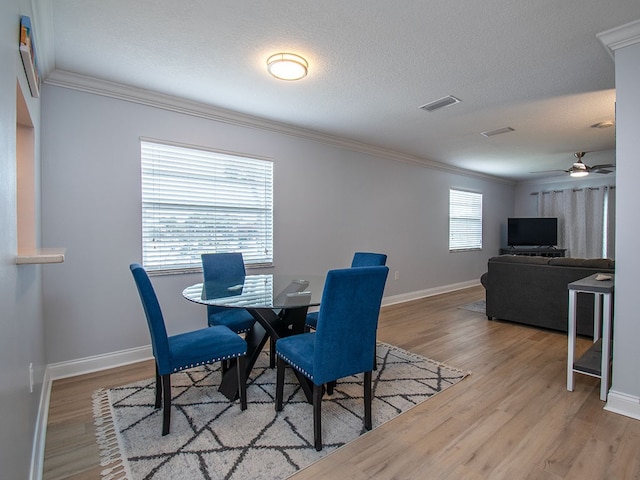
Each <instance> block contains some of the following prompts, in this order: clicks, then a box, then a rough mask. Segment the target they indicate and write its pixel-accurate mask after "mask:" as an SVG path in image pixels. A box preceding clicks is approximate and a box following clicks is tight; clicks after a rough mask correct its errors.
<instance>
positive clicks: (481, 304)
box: [458, 300, 487, 313]
mask: <svg viewBox="0 0 640 480" xmlns="http://www.w3.org/2000/svg"><path fill="white" fill-rule="evenodd" d="M458 308H460V309H462V310H469V311H471V312H478V313H485V312H486V311H487V302H486V301H485V300H478V301H477V302H473V303H467V304H466V305H461V306H459V307H458Z"/></svg>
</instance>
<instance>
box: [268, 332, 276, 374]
mask: <svg viewBox="0 0 640 480" xmlns="http://www.w3.org/2000/svg"><path fill="white" fill-rule="evenodd" d="M275 366H276V341H275V340H274V339H273V337H269V368H274V367H275Z"/></svg>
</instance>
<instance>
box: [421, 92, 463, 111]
mask: <svg viewBox="0 0 640 480" xmlns="http://www.w3.org/2000/svg"><path fill="white" fill-rule="evenodd" d="M456 103H460V100H459V99H458V98H456V97H454V96H453V95H447V96H446V97H442V98H440V99H438V100H434V101H433V102H430V103H426V104H424V105H422V106H421V107H420V109H421V110H426V111H427V112H433V111H434V110H439V109H441V108H444V107H448V106H449V105H454V104H456Z"/></svg>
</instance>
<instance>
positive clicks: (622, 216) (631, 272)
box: [611, 29, 640, 418]
mask: <svg viewBox="0 0 640 480" xmlns="http://www.w3.org/2000/svg"><path fill="white" fill-rule="evenodd" d="M636 32H637V29H636ZM636 38H637V37H636ZM615 58H616V99H617V107H616V123H617V126H616V134H617V142H616V143H617V144H616V154H617V157H618V173H617V177H618V182H617V186H616V206H617V211H616V225H617V227H616V292H615V295H616V298H615V302H616V305H615V318H614V325H615V328H614V330H613V335H614V338H613V341H614V345H615V349H614V357H613V385H612V387H611V391H612V392H617V393H616V396H615V397H617V396H619V397H620V398H621V399H624V398H625V397H626V396H627V395H629V396H632V399H633V398H635V403H636V408H637V410H636V412H637V415H638V416H637V417H636V418H640V407H638V406H637V399H638V398H639V397H640V375H638V366H640V353H639V352H640V349H638V344H639V341H640V318H639V317H640V314H639V313H638V301H637V298H638V272H640V255H638V239H639V238H640V221H639V220H640V214H639V213H638V205H639V202H638V198H639V197H640V194H639V193H638V191H639V190H638V187H639V186H640V171H638V163H639V162H638V160H639V158H638V152H639V151H640V139H639V133H640V88H638V85H639V83H638V79H640V43H638V41H637V40H636V43H635V45H631V46H627V47H624V48H621V49H619V50H616V52H615ZM618 394H619V395H618Z"/></svg>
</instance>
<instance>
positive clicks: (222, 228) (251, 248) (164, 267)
mask: <svg viewBox="0 0 640 480" xmlns="http://www.w3.org/2000/svg"><path fill="white" fill-rule="evenodd" d="M140 146H141V164H142V262H143V264H144V266H145V268H146V269H148V270H149V271H156V272H158V271H167V272H171V273H178V272H188V271H197V270H200V269H201V268H202V261H201V258H200V255H201V254H202V253H210V252H242V254H243V257H244V261H245V264H246V265H253V266H257V265H270V264H272V263H273V163H272V162H271V161H268V160H261V159H257V158H249V157H244V156H237V155H231V154H228V153H220V152H214V151H209V150H205V149H197V148H191V147H185V146H179V145H172V144H168V143H158V142H151V141H146V140H142V141H141V142H140Z"/></svg>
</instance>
